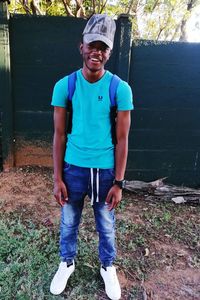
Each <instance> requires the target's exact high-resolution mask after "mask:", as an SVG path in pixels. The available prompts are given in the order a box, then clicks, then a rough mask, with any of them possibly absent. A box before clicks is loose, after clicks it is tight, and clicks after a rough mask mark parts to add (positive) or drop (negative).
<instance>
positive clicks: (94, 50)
mask: <svg viewBox="0 0 200 300" xmlns="http://www.w3.org/2000/svg"><path fill="white" fill-rule="evenodd" d="M92 52H97V53H101V52H102V50H101V49H100V48H93V49H92Z"/></svg>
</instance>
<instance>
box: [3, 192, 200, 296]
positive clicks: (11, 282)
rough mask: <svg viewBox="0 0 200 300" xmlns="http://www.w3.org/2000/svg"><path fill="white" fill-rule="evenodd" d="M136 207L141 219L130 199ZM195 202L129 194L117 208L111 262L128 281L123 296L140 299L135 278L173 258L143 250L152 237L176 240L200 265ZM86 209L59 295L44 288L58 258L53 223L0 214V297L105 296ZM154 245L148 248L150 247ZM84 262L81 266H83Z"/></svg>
mask: <svg viewBox="0 0 200 300" xmlns="http://www.w3.org/2000/svg"><path fill="white" fill-rule="evenodd" d="M133 203H134V205H135V206H137V207H138V210H139V216H140V219H141V220H142V222H140V223H137V222H135V214H134V213H132V208H131V207H132V206H130V204H133ZM199 210H200V209H199V207H196V208H192V207H187V206H179V205H175V204H171V203H145V201H142V202H139V201H135V202H134V201H133V200H132V199H131V198H130V196H129V195H125V200H124V201H123V204H122V205H121V208H119V209H118V213H117V215H118V218H117V228H118V230H117V240H118V250H119V255H118V258H117V261H116V265H118V266H119V269H120V270H123V272H124V274H125V276H126V278H127V279H129V282H132V283H129V284H128V285H127V286H126V287H125V288H124V290H123V298H122V299H129V300H131V299H138V300H139V299H142V296H141V295H142V291H141V287H140V283H141V282H143V281H144V280H146V279H147V278H148V275H149V274H150V273H151V272H152V271H153V270H154V269H156V268H162V267H163V265H164V264H166V263H167V264H169V263H171V264H175V262H176V259H178V255H177V257H176V255H175V256H174V255H173V257H172V255H171V256H170V254H168V256H167V254H166V253H164V252H162V251H161V252H160V253H156V255H147V256H145V249H146V248H148V249H150V250H151V248H152V245H153V243H154V242H155V241H161V240H162V241H165V240H166V241H167V243H171V244H173V243H175V242H176V243H180V244H181V245H183V246H184V247H188V248H189V249H190V250H191V251H192V255H191V261H190V263H191V266H192V267H194V268H198V267H199V266H200V252H199V250H200V249H199V236H200V232H199V224H198V214H199ZM90 214H91V209H89V208H86V210H85V211H84V213H83V223H82V224H81V230H80V234H79V251H78V255H77V264H76V272H75V273H74V274H73V275H72V277H71V279H70V281H69V285H68V289H66V291H65V292H64V293H63V294H62V295H60V296H52V295H51V294H50V293H49V284H50V281H51V278H52V276H53V274H54V273H55V271H56V268H57V266H58V264H59V257H58V240H59V236H58V224H57V225H55V226H53V227H45V226H42V225H38V224H34V222H33V221H32V222H31V221H30V222H28V221H27V218H26V219H25V218H24V217H23V215H22V214H20V213H12V214H11V213H10V214H2V215H1V216H0V217H1V221H0V299H2V300H11V299H12V300H13V299H16V300H26V299H27V300H30V299H31V300H34V299H36V300H44V299H46V300H51V299H56V300H61V299H73V300H74V299H77V300H78V299H83V300H86V299H87V300H90V299H91V300H94V299H102V300H103V299H107V298H106V296H105V293H104V286H103V283H102V281H101V279H100V276H99V262H98V255H97V247H98V238H97V235H96V233H95V227H94V223H92V225H91V222H93V221H92V219H93V218H92V216H91V215H90ZM152 251H153V250H152ZM83 266H84V267H83Z"/></svg>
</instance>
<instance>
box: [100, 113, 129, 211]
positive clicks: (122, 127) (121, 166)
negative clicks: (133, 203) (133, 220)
mask: <svg viewBox="0 0 200 300" xmlns="http://www.w3.org/2000/svg"><path fill="white" fill-rule="evenodd" d="M130 124H131V117H130V111H118V113H117V121H116V136H117V145H116V150H115V179H116V180H122V179H124V174H125V170H126V162H127V156H128V134H129V129H130ZM121 198H122V190H121V189H120V188H119V187H118V186H117V185H113V187H112V188H111V189H110V191H109V192H108V195H107V198H106V202H108V203H109V210H111V209H113V208H115V207H116V206H117V205H118V203H119V202H120V201H121Z"/></svg>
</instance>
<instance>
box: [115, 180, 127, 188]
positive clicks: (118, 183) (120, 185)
mask: <svg viewBox="0 0 200 300" xmlns="http://www.w3.org/2000/svg"><path fill="white" fill-rule="evenodd" d="M113 184H114V185H117V186H118V187H119V188H120V189H124V188H125V184H126V180H124V179H123V180H116V179H114V181H113Z"/></svg>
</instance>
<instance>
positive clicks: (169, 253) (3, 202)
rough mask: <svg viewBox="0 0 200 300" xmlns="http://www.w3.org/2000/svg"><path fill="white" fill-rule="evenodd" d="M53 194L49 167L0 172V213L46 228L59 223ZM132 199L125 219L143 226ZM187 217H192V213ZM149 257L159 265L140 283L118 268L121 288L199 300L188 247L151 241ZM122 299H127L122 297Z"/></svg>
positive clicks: (156, 298)
mask: <svg viewBox="0 0 200 300" xmlns="http://www.w3.org/2000/svg"><path fill="white" fill-rule="evenodd" d="M52 191H53V173H52V169H51V168H42V167H34V168H33V167H25V168H16V169H15V170H11V171H9V172H2V173H0V206H1V211H3V212H16V213H19V214H21V215H22V216H23V219H24V220H25V221H26V220H27V221H30V220H31V221H32V222H35V223H36V224H43V225H46V226H51V225H52V226H53V224H57V223H58V221H59V215H60V208H59V206H58V204H57V203H56V201H55V200H54V197H53V193H52ZM131 197H132V201H131V203H130V205H129V207H128V208H127V209H126V217H130V218H131V219H132V220H133V222H135V223H137V224H143V223H144V221H143V220H142V219H141V218H140V211H141V210H145V209H146V204H145V201H142V199H140V201H138V197H137V196H136V195H131ZM185 217H189V216H185ZM190 217H191V218H192V217H193V216H192V214H191V215H190ZM118 218H120V216H118ZM119 252H120V251H119ZM119 254H120V253H119ZM148 256H149V257H150V258H151V259H152V261H154V262H156V260H159V263H158V264H157V265H156V264H155V263H154V268H153V269H152V270H151V272H150V273H149V274H148V277H147V279H146V280H144V281H141V279H138V278H137V276H136V274H135V273H134V272H133V273H131V272H128V273H127V272H126V270H123V269H120V270H119V272H118V273H119V280H120V283H121V286H122V288H124V289H128V288H129V287H131V286H134V285H135V286H137V287H139V288H140V290H141V299H147V300H150V299H152V300H179V299H180V300H199V299H200V271H199V270H198V268H195V267H194V266H192V265H191V264H190V260H191V249H190V248H189V247H187V246H186V245H183V244H179V243H178V242H177V243H175V242H174V243H173V244H171V242H170V241H169V239H168V237H167V236H165V237H163V239H162V240H153V241H152V242H151V244H150V245H149V249H148ZM173 257H176V259H175V260H174V259H173ZM124 295H125V294H124ZM122 299H124V300H125V299H127V298H126V297H125V296H124V297H123V298H122ZM129 299H130V298H129ZM131 299H136V298H131Z"/></svg>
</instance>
